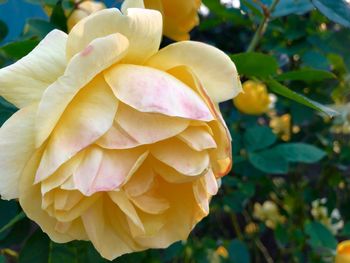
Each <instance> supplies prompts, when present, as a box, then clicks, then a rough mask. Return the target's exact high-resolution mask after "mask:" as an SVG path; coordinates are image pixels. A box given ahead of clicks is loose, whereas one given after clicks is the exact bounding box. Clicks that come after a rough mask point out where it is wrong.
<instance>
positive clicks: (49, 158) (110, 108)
mask: <svg viewBox="0 0 350 263" xmlns="http://www.w3.org/2000/svg"><path fill="white" fill-rule="evenodd" d="M117 105H118V101H117V100H116V99H115V97H114V96H113V94H112V92H111V90H110V88H109V87H108V85H107V84H106V83H105V82H104V80H103V79H102V78H101V77H97V78H95V79H94V80H93V81H92V82H91V83H90V84H89V85H88V86H86V87H85V88H84V89H82V90H81V92H79V93H78V95H77V96H76V97H75V98H74V99H73V101H72V102H71V103H70V105H69V106H68V108H67V109H66V111H65V113H64V114H63V116H62V118H61V120H60V121H59V123H58V124H57V127H56V128H55V130H54V132H53V134H52V136H51V137H50V140H49V141H48V144H47V147H46V150H45V152H44V156H43V159H42V161H41V163H40V166H39V169H38V172H37V175H36V182H39V181H42V180H44V179H46V178H47V177H49V176H50V175H51V174H53V173H54V172H55V171H56V170H57V169H58V168H59V167H60V166H61V165H62V164H63V163H65V162H66V161H68V160H69V159H70V158H72V157H73V156H74V155H75V154H77V153H78V152H79V151H81V150H82V149H84V148H85V147H87V146H89V145H90V144H92V143H93V142H94V141H96V140H97V139H98V138H99V137H101V136H102V135H103V134H104V133H105V132H107V131H108V129H109V128H110V127H111V126H112V124H113V121H114V116H115V113H116V111H117Z"/></svg>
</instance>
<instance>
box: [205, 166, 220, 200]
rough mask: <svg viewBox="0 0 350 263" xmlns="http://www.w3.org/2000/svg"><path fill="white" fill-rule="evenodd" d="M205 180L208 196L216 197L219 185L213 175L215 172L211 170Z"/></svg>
mask: <svg viewBox="0 0 350 263" xmlns="http://www.w3.org/2000/svg"><path fill="white" fill-rule="evenodd" d="M203 179H204V183H205V188H206V190H207V192H208V194H210V195H216V194H217V193H218V190H219V185H218V182H217V179H216V177H215V175H214V173H213V170H212V169H209V171H208V172H207V173H206V174H205V175H204V177H203Z"/></svg>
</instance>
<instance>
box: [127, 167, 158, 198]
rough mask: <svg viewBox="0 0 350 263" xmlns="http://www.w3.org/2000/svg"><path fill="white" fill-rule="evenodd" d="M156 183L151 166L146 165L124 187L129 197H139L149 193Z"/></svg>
mask: <svg viewBox="0 0 350 263" xmlns="http://www.w3.org/2000/svg"><path fill="white" fill-rule="evenodd" d="M154 181H155V174H154V172H153V170H152V168H151V165H150V164H147V163H144V164H143V165H142V166H141V167H140V169H138V170H137V171H136V173H135V174H133V175H132V176H131V178H130V180H129V181H128V182H127V183H126V184H125V185H124V189H125V191H126V193H127V194H128V195H129V196H139V195H142V194H144V193H146V192H148V191H149V190H150V189H151V187H152V185H153V183H154Z"/></svg>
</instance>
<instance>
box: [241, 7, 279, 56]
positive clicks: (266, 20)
mask: <svg viewBox="0 0 350 263" xmlns="http://www.w3.org/2000/svg"><path fill="white" fill-rule="evenodd" d="M279 1H280V0H274V1H273V2H272V4H271V6H270V7H267V6H265V5H261V7H262V9H263V12H264V18H263V19H262V21H261V23H260V25H259V27H258V29H257V31H256V32H255V34H254V36H253V38H252V40H251V41H250V44H249V46H248V48H247V52H252V51H254V50H255V49H256V47H257V46H258V44H259V42H260V40H261V39H262V37H263V36H264V34H265V32H266V28H267V26H268V24H269V22H270V18H271V14H272V12H273V11H274V10H275V8H276V6H277V4H278V3H279Z"/></svg>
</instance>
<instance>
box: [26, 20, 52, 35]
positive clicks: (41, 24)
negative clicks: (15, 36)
mask: <svg viewBox="0 0 350 263" xmlns="http://www.w3.org/2000/svg"><path fill="white" fill-rule="evenodd" d="M55 28H56V27H55V25H53V24H52V23H50V22H48V21H46V20H43V19H37V18H32V19H28V20H27V24H26V25H25V29H24V32H25V34H24V36H25V37H33V36H35V37H38V38H39V39H43V38H44V37H45V36H46V35H47V34H48V33H49V32H51V31H52V30H54V29H55Z"/></svg>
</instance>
